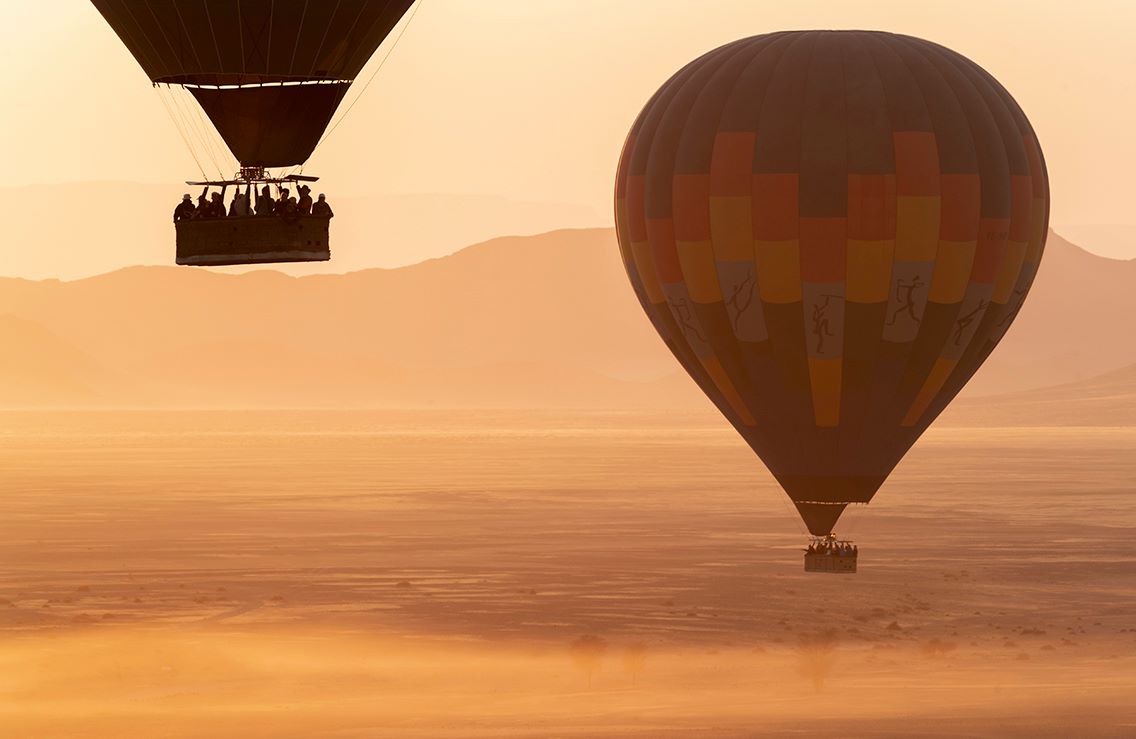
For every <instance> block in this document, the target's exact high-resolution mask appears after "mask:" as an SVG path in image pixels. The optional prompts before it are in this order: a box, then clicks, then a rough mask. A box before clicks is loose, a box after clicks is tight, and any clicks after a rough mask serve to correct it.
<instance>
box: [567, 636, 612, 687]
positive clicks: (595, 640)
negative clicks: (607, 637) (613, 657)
mask: <svg viewBox="0 0 1136 739" xmlns="http://www.w3.org/2000/svg"><path fill="white" fill-rule="evenodd" d="M570 650H571V653H572V661H573V662H575V663H576V667H578V668H579V669H580V671H581V672H583V673H584V674H585V675H586V676H587V678H588V689H589V690H590V689H591V687H592V676H593V675H595V674H596V671H597V670H598V669H599V668H600V663H601V662H602V661H603V657H604V654H605V653H606V652H607V642H606V641H604V639H603V637H600V636H596V635H595V634H585V635H584V636H581V637H580V638H579V639H577V640H576V641H574V642H572V646H571V648H570Z"/></svg>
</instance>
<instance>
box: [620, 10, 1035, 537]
mask: <svg viewBox="0 0 1136 739" xmlns="http://www.w3.org/2000/svg"><path fill="white" fill-rule="evenodd" d="M1048 211H1049V188H1048V181H1047V177H1046V171H1045V163H1044V160H1043V158H1042V153H1041V149H1040V147H1039V146H1038V142H1037V139H1036V137H1035V136H1034V132H1033V129H1032V128H1031V127H1030V124H1029V121H1028V120H1027V119H1026V116H1025V114H1023V113H1022V111H1021V109H1020V108H1019V107H1018V105H1017V103H1016V102H1014V100H1013V98H1012V97H1011V96H1010V94H1009V93H1008V92H1006V90H1005V89H1004V88H1003V87H1002V86H1001V85H1000V84H999V83H998V82H997V81H996V80H995V79H994V78H993V77H992V76H991V75H990V74H988V73H987V72H986V71H984V70H983V69H982V68H981V67H979V66H978V65H976V64H975V63H973V62H971V61H970V60H968V59H966V58H965V57H963V56H961V55H960V54H958V53H956V52H954V51H951V50H950V49H946V48H944V47H942V46H939V45H937V44H933V43H931V42H928V41H923V40H920V39H916V38H911V37H908V36H900V35H895V34H890V33H876V32H860V31H808V32H786V33H774V34H769V35H765V36H756V37H753V38H747V39H743V40H740V41H736V42H734V43H731V44H727V45H726V46H723V47H721V48H719V49H715V50H714V51H711V52H709V53H707V54H705V55H704V56H702V57H700V58H698V59H696V60H695V61H693V62H691V63H690V64H688V65H687V66H686V67H684V68H683V69H682V70H680V71H679V72H678V73H677V74H675V75H674V76H673V77H672V78H671V79H670V80H669V81H667V83H666V84H664V85H663V86H662V88H660V89H659V91H658V92H657V93H655V95H654V97H653V98H651V100H650V101H649V102H648V103H647V105H646V107H645V108H644V109H643V111H642V113H641V114H640V115H639V118H638V119H637V120H636V122H635V124H634V126H633V127H632V129H631V132H630V134H629V135H628V137H627V142H626V144H625V146H624V149H623V155H622V158H621V160H620V164H619V171H618V175H617V180H616V223H617V231H618V237H619V244H620V250H621V253H622V256H623V260H624V264H625V266H626V268H627V273H628V276H629V277H630V280H631V284H632V286H633V287H634V289H635V292H636V294H637V295H638V297H639V300H640V302H641V303H642V305H643V309H644V310H645V311H646V313H647V315H648V316H649V317H650V320H651V322H652V323H653V324H654V326H655V328H656V329H657V330H658V332H659V334H660V336H662V338H663V340H664V341H665V342H666V344H667V346H668V347H670V349H671V351H672V352H673V353H674V355H675V357H676V358H677V359H678V361H679V362H680V363H681V364H682V366H683V367H684V368H685V369H686V370H687V372H689V373H690V375H691V376H692V377H693V378H694V380H695V381H696V382H697V383H698V384H699V386H700V387H701V388H702V390H703V391H704V392H705V393H706V394H707V395H708V396H709V397H710V398H711V400H713V402H714V403H715V405H717V407H718V408H719V409H720V410H721V412H722V413H723V414H724V415H725V416H726V418H728V419H729V420H730V422H731V423H732V424H733V425H734V427H735V428H737V430H738V432H739V433H741V435H742V437H743V438H744V439H745V440H746V442H748V443H749V445H750V446H751V447H752V448H753V450H754V451H755V452H756V453H757V454H758V456H759V457H761V459H762V460H763V461H764V462H765V464H766V465H767V466H768V467H769V469H770V470H771V471H772V473H773V474H774V476H775V477H776V478H777V480H778V482H780V484H781V485H782V487H784V489H785V491H786V492H787V493H788V494H789V497H790V498H791V499H792V500H793V502H794V503H795V504H796V507H797V510H798V511H799V512H800V514H801V517H802V518H803V519H804V521H805V523H806V524H807V526H808V529H809V531H810V532H811V533H812V534H813V535H816V536H825V535H829V534H831V531H832V528H833V526H834V525H835V523H836V521H837V519H838V518H839V517H840V514H841V513H842V512H843V511H844V509H845V507H846V506H847V505H849V504H850V503H867V502H868V501H870V500H871V499H872V496H873V495H874V494H875V492H876V491H877V489H879V487H880V485H881V484H883V482H884V480H885V479H886V478H887V476H888V474H889V473H890V472H891V470H892V469H893V468H894V467H895V465H896V464H897V463H898V462H899V460H900V459H901V458H902V457H903V455H904V454H905V453H906V452H907V450H908V449H909V448H910V447H911V445H912V444H913V443H914V442H915V440H916V439H918V438H919V435H920V434H921V433H922V432H923V431H924V430H925V429H926V428H927V426H928V425H929V424H930V423H931V422H932V421H933V420H934V419H935V417H936V416H938V415H939V413H940V412H942V410H943V408H944V407H945V406H946V405H947V403H949V402H950V400H951V399H952V398H953V397H954V396H955V395H956V394H957V393H958V392H959V390H960V389H961V388H962V386H963V385H964V384H965V383H966V381H967V380H968V379H969V378H970V376H971V375H973V374H974V372H975V370H977V369H978V367H979V366H980V365H981V364H982V362H983V360H985V359H986V357H987V356H988V355H989V354H990V352H991V351H992V350H993V348H994V347H995V346H996V345H997V343H998V342H999V341H1000V340H1001V338H1002V336H1004V335H1005V333H1006V330H1007V329H1008V328H1009V326H1010V324H1011V323H1012V322H1013V320H1014V317H1015V316H1016V315H1017V313H1018V310H1019V309H1020V308H1021V305H1022V301H1023V300H1024V299H1025V296H1026V293H1027V292H1028V291H1029V288H1030V285H1031V283H1032V282H1033V279H1034V275H1035V274H1036V273H1037V268H1038V263H1039V261H1040V259H1041V254H1042V249H1043V247H1044V245H1045V237H1046V232H1047V223H1048Z"/></svg>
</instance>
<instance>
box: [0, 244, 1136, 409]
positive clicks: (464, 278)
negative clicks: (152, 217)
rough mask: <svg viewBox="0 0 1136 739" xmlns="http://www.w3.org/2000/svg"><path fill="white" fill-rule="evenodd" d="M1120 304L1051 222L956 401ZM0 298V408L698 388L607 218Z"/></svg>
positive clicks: (1067, 341) (1129, 305)
mask: <svg viewBox="0 0 1136 739" xmlns="http://www.w3.org/2000/svg"><path fill="white" fill-rule="evenodd" d="M1133 314H1136V261H1133V260H1130V261H1119V260H1110V259H1105V258H1103V257H1097V256H1094V255H1092V254H1089V253H1088V252H1085V251H1084V250H1082V249H1080V248H1078V247H1076V246H1074V245H1072V244H1070V243H1068V242H1067V241H1065V240H1064V239H1062V238H1061V237H1060V236H1057V235H1056V234H1051V238H1050V243H1049V247H1048V250H1047V255H1046V257H1045V260H1044V261H1043V264H1042V269H1041V273H1040V275H1039V277H1038V280H1037V283H1036V285H1035V287H1034V290H1033V292H1032V293H1031V296H1030V299H1029V300H1028V301H1027V303H1026V305H1025V307H1024V308H1023V310H1022V312H1021V315H1020V316H1019V318H1018V321H1017V322H1016V323H1015V325H1014V327H1013V328H1012V329H1011V331H1010V332H1009V334H1008V335H1007V337H1006V339H1005V340H1004V341H1003V343H1002V345H1001V346H1000V347H999V348H998V350H997V351H996V352H995V353H994V355H993V356H992V357H991V359H990V360H989V361H988V362H987V365H986V366H984V367H983V368H982V370H981V371H980V372H979V373H978V375H976V377H975V378H974V380H973V381H972V383H971V387H970V388H968V390H967V391H966V392H965V393H964V398H963V399H960V407H962V405H963V404H964V403H965V397H974V396H976V395H981V394H985V395H990V394H1004V393H1021V392H1022V391H1024V390H1028V389H1030V388H1040V387H1048V386H1056V385H1061V384H1067V383H1078V382H1082V381H1087V380H1090V378H1094V377H1097V376H1101V375H1106V373H1109V372H1111V371H1113V370H1116V369H1117V368H1120V367H1124V366H1128V365H1133V364H1136V335H1134V334H1133V333H1132V332H1131V331H1128V330H1126V329H1125V328H1124V324H1123V320H1122V319H1124V318H1125V317H1126V316H1130V315H1133ZM0 316H7V318H6V319H4V320H3V321H0V338H3V339H6V341H5V346H6V349H5V352H6V353H7V354H9V355H10V356H9V357H8V360H7V361H8V364H7V365H4V367H5V369H4V372H6V373H7V375H4V376H0V380H6V382H7V385H8V390H6V391H4V392H0V405H2V406H4V407H28V406H31V407H43V406H52V405H64V406H70V405H79V406H95V405H99V406H119V407H121V406H137V407H156V406H162V407H265V406H268V407H382V406H399V407H406V406H437V407H486V406H496V407H509V406H513V407H520V406H526V407H568V408H576V407H579V408H652V407H654V408H699V407H705V406H706V403H707V401H705V399H704V398H702V396H701V394H700V393H699V391H698V390H697V388H696V387H694V385H693V383H692V382H691V381H690V380H689V379H688V378H687V377H686V376H685V375H684V374H682V373H681V371H680V370H679V369H678V367H677V365H676V364H675V362H674V359H673V358H672V357H671V356H670V354H669V352H668V351H667V350H666V349H665V347H664V346H663V344H662V342H661V341H660V340H659V338H658V337H657V336H656V335H655V333H654V331H653V329H652V328H651V327H650V324H649V323H648V322H647V319H646V318H645V316H644V315H643V313H642V311H641V309H640V308H639V305H638V303H637V301H636V299H635V297H634V295H633V294H632V291H631V289H630V287H629V285H628V284H627V279H626V276H625V274H624V272H623V267H622V264H621V263H620V260H619V256H618V252H617V249H616V246H615V239H614V234H613V232H612V231H611V229H580V230H561V231H553V232H549V233H545V234H541V235H538V236H531V237H506V238H499V239H493V240H491V241H487V242H483V243H480V244H476V245H474V246H470V247H468V248H466V249H463V250H461V251H459V252H457V253H455V254H452V255H450V256H446V257H441V258H438V259H431V260H428V261H426V262H422V263H419V264H415V265H411V266H408V267H401V268H397V269H368V270H362V271H358V272H351V273H347V274H342V275H310V276H305V277H292V276H289V275H286V274H283V273H280V272H276V271H272V270H259V271H254V272H248V273H244V274H220V273H216V272H210V271H205V270H197V269H190V268H182V267H131V268H126V269H121V270H118V271H115V272H111V273H107V274H103V275H99V276H97V277H91V278H86V279H81V280H75V281H71V282H61V281H59V280H44V281H40V282H35V281H29V280H22V279H11V278H4V279H0ZM4 321H7V323H5V322H4ZM1130 374H1131V373H1130ZM1124 377H1129V376H1128V375H1125V376H1123V377H1121V379H1120V380H1118V382H1121V383H1122V384H1123V382H1125V381H1127V380H1124ZM1091 385H1092V382H1090V383H1089V385H1086V386H1085V387H1086V390H1085V391H1084V392H1085V393H1089V392H1090V389H1088V388H1089V387H1090V386H1091ZM1074 387H1080V386H1079V385H1077V386H1074ZM21 388H22V389H21ZM1047 392H1048V391H1047ZM1076 392H1080V391H1076ZM1076 392H1074V395H1076ZM1078 397H1080V396H1078ZM1014 402H1015V403H1020V402H1030V401H1029V399H1028V398H1027V399H1026V400H1024V401H1023V400H1021V399H1020V398H1019V399H1018V400H1015V401H1014ZM1101 402H1105V403H1107V401H1101ZM1073 415H1076V414H1073ZM1105 415H1107V414H1105Z"/></svg>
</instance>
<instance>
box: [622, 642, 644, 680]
mask: <svg viewBox="0 0 1136 739" xmlns="http://www.w3.org/2000/svg"><path fill="white" fill-rule="evenodd" d="M646 662H647V645H646V644H644V643H643V642H641V641H637V642H635V643H634V644H628V645H627V648H626V649H624V650H623V668H624V669H625V670H627V672H628V673H630V674H631V684H632V685H634V684H635V683H637V682H639V673H640V672H642V671H643V665H644V664H646Z"/></svg>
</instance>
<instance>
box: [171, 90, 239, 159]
mask: <svg viewBox="0 0 1136 739" xmlns="http://www.w3.org/2000/svg"><path fill="white" fill-rule="evenodd" d="M182 90H185V88H182ZM185 95H186V96H189V95H190V93H189V92H188V91H186V92H185ZM186 105H187V106H188V107H189V108H190V110H192V111H193V113H194V115H195V116H196V118H197V126H198V131H199V132H200V133H201V140H202V141H204V142H205V145H206V146H207V147H209V158H210V159H211V160H212V161H213V166H214V167H216V168H217V172H218V174H219V175H220V179H225V178H226V176H227V175H229V174H232V166H230V167H229V169H230V171H229V172H228V173H226V172H225V171H224V170H225V166H226V165H228V164H229V162H228V161H227V160H226V157H225V146H224V144H218V142H217V139H218V138H220V134H218V133H217V132H216V130H215V129H214V128H213V126H212V124H210V123H209V121H207V120H205V115H204V114H203V113H202V112H201V106H199V105H198V104H197V101H196V100H192V101H190V100H187V101H186Z"/></svg>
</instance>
